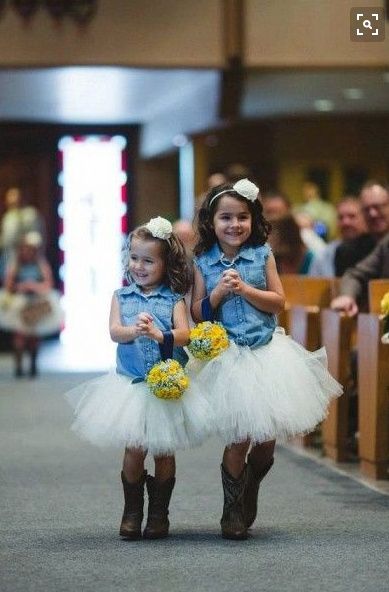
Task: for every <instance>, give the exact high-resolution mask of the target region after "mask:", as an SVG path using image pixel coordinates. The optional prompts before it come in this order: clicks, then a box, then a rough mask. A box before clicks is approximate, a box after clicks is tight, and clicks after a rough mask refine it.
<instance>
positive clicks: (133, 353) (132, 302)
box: [115, 283, 188, 382]
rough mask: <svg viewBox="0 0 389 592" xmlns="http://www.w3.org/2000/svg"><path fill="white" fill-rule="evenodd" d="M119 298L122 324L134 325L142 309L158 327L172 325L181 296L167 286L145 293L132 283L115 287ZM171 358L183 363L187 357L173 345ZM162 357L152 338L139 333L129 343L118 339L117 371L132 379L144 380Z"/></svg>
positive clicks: (168, 328)
mask: <svg viewBox="0 0 389 592" xmlns="http://www.w3.org/2000/svg"><path fill="white" fill-rule="evenodd" d="M115 296H116V298H117V299H118V302H119V308H120V318H121V322H122V325H125V326H128V325H134V324H135V323H136V320H137V316H138V314H139V313H141V312H147V313H149V314H150V315H151V316H152V317H153V320H154V324H155V326H156V327H158V329H160V330H161V331H169V330H171V329H172V328H173V308H174V305H175V304H176V302H178V300H181V299H182V298H183V297H182V296H180V295H179V294H175V293H174V292H172V291H171V290H170V288H168V287H167V286H163V285H161V286H159V287H158V288H157V289H156V290H155V291H154V292H152V293H151V294H147V295H146V294H144V293H143V292H142V291H141V290H140V288H139V286H137V285H136V284H135V283H133V284H131V285H130V286H126V287H124V288H120V289H119V290H116V291H115ZM173 358H174V359H175V360H178V361H179V362H180V363H181V364H183V365H185V364H186V362H187V360H188V357H187V355H186V353H185V352H184V350H183V348H182V347H175V348H174V349H173ZM160 361H161V354H160V350H159V345H158V343H157V342H156V341H154V339H150V338H149V337H145V336H141V337H137V338H136V339H135V340H134V341H132V342H129V343H118V346H117V350H116V372H117V373H118V374H125V375H126V376H129V377H130V378H132V379H133V381H134V382H140V381H141V380H144V378H145V376H146V374H147V373H148V372H149V370H150V369H151V368H152V367H153V366H154V364H156V363H157V362H160Z"/></svg>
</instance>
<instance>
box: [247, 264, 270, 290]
mask: <svg viewBox="0 0 389 592" xmlns="http://www.w3.org/2000/svg"><path fill="white" fill-rule="evenodd" d="M242 275H243V278H242V279H243V280H244V281H245V282H246V283H247V284H250V286H253V287H254V288H261V289H264V288H266V270H265V264H264V263H256V264H255V267H253V266H250V267H246V268H244V269H243V274H242Z"/></svg>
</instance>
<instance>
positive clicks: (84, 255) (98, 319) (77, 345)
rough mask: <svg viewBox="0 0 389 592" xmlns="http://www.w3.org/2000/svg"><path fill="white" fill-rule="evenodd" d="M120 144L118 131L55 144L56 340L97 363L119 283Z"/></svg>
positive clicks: (104, 346) (104, 349)
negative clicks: (58, 230) (59, 315)
mask: <svg viewBox="0 0 389 592" xmlns="http://www.w3.org/2000/svg"><path fill="white" fill-rule="evenodd" d="M124 146H125V139H124V138H122V137H121V136H118V137H112V138H106V137H104V138H101V137H99V136H96V137H93V136H90V137H86V138H83V139H82V140H76V139H74V138H71V137H65V138H62V140H61V142H60V144H59V149H60V150H61V151H62V153H63V171H62V173H61V175H60V179H59V182H60V184H61V185H62V187H63V202H62V204H61V206H60V212H59V213H60V216H62V217H63V234H62V235H61V236H60V238H59V246H60V249H62V251H63V252H64V253H63V255H64V263H63V265H62V267H61V270H60V273H61V278H62V280H63V282H64V297H63V305H64V308H65V315H66V316H65V319H66V320H65V330H64V332H63V336H62V340H63V342H64V343H65V344H66V345H68V346H69V351H70V350H71V351H72V352H73V353H74V355H75V356H78V357H79V359H80V361H81V360H82V359H86V358H87V357H89V356H90V358H91V359H92V358H93V359H94V360H95V362H96V361H97V360H100V358H101V359H102V360H101V361H102V363H103V365H107V360H105V363H104V359H105V356H106V353H107V351H108V350H109V351H111V349H112V348H111V344H110V339H109V333H108V317H109V308H110V302H111V297H112V293H113V291H114V290H115V289H117V288H119V287H120V286H121V283H122V269H121V257H120V253H121V248H122V242H123V235H122V217H123V215H124V214H125V205H124V204H123V202H122V186H123V185H124V184H125V183H126V175H125V173H124V172H123V171H122V151H123V148H124ZM76 352H77V353H76ZM110 361H111V362H112V360H110ZM80 365H82V364H80ZM86 365H88V364H86ZM96 365H98V361H97V362H96Z"/></svg>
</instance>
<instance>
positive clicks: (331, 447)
mask: <svg viewBox="0 0 389 592" xmlns="http://www.w3.org/2000/svg"><path fill="white" fill-rule="evenodd" d="M356 326H357V323H356V319H355V318H350V317H348V316H346V315H344V314H340V313H339V312H336V311H335V310H331V309H324V310H323V311H322V312H321V336H322V344H323V345H324V347H325V348H326V351H327V357H328V369H329V371H330V372H331V374H332V376H333V377H334V378H336V380H337V381H338V382H340V384H341V385H342V386H343V388H344V389H345V391H344V394H343V395H342V396H341V397H339V398H337V399H334V400H333V401H332V402H331V404H330V406H329V410H328V416H327V417H326V419H325V420H324V421H323V423H322V443H323V452H324V454H325V456H328V457H330V458H332V459H333V460H335V461H336V462H342V461H346V460H349V458H350V451H349V450H348V446H347V440H348V432H349V430H348V423H349V398H348V393H347V385H348V382H349V377H350V372H351V369H350V361H351V350H352V348H353V346H354V344H355V341H356Z"/></svg>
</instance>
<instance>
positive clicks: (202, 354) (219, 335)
mask: <svg viewBox="0 0 389 592" xmlns="http://www.w3.org/2000/svg"><path fill="white" fill-rule="evenodd" d="M189 338H190V343H189V345H188V349H189V351H190V352H191V354H192V355H193V356H194V357H195V358H198V359H200V360H211V359H212V358H215V357H216V356H218V355H219V354H220V353H221V352H223V351H224V350H225V349H227V347H228V346H229V341H228V336H227V332H226V330H225V329H224V327H223V326H222V325H221V324H220V323H217V322H216V323H211V322H210V321H204V322H203V323H198V325H196V326H195V327H194V328H193V329H192V330H191V332H190V336H189Z"/></svg>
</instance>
